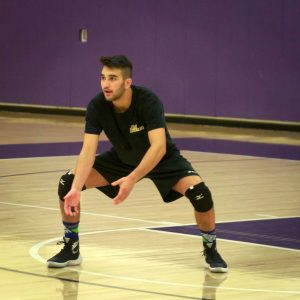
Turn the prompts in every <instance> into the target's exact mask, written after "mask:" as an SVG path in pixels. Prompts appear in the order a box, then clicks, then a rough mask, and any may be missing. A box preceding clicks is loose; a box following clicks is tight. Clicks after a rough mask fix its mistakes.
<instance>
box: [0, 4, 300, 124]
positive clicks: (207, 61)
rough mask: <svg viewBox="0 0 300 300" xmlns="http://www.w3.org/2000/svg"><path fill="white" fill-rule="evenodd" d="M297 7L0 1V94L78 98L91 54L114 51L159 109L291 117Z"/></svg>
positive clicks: (93, 74) (298, 84)
mask: <svg viewBox="0 0 300 300" xmlns="http://www.w3.org/2000/svg"><path fill="white" fill-rule="evenodd" d="M299 15H300V1H297V0H263V1H262V0H243V1H240V0H226V1H218V0H210V1H204V0H189V1H186V0H164V1H161V0H115V1H102V0H89V1H83V0H40V1H36V0H26V1H24V0H0V25H1V26H0V36H1V42H0V102H16V103H26V104H44V105H55V106H77V107H78V106H79V107H85V106H86V104H87V102H88V101H89V100H90V98H91V97H93V96H94V95H95V94H96V93H97V92H98V91H99V79H100V65H99V63H98V60H99V57H100V56H102V55H110V54H120V53H124V54H127V55H128V56H129V57H130V58H131V60H132V61H133V63H134V81H135V83H136V84H139V85H145V86H148V87H149V88H151V89H153V90H154V91H155V92H156V93H157V94H158V95H159V96H160V97H161V99H162V101H163V103H164V105H165V109H166V112H168V113H181V114H193V115H206V116H219V117H239V118H255V119H267V120H285V121H300V18H299ZM80 28H87V29H88V43H86V44H82V43H80V42H79V29H80Z"/></svg>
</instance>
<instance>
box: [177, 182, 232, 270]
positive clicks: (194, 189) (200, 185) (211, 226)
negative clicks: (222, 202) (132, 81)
mask: <svg viewBox="0 0 300 300" xmlns="http://www.w3.org/2000/svg"><path fill="white" fill-rule="evenodd" d="M173 190H175V191H177V192H179V193H180V194H182V195H185V196H186V197H187V198H188V199H189V200H190V202H191V203H192V205H193V206H194V211H195V219H196V222H197V225H198V228H199V229H200V231H201V234H202V238H203V246H204V256H205V260H206V265H207V267H208V268H209V269H210V270H211V271H212V272H222V273H223V272H227V271H228V269H227V264H226V263H225V261H224V260H223V259H222V257H221V256H220V254H219V253H218V252H217V249H216V224H215V211H214V207H213V200H212V197H211V193H210V191H209V189H208V188H207V187H206V185H205V184H204V182H202V180H201V178H200V177H199V176H187V177H183V178H181V179H180V180H179V181H178V182H177V183H176V184H175V186H174V187H173Z"/></svg>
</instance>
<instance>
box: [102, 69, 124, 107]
mask: <svg viewBox="0 0 300 300" xmlns="http://www.w3.org/2000/svg"><path fill="white" fill-rule="evenodd" d="M128 80H130V79H129V78H128V79H124V78H123V74H122V70H121V69H116V68H113V69H111V68H108V67H106V66H104V67H103V69H102V73H101V88H102V91H103V94H104V97H105V99H106V100H107V101H116V100H118V99H120V98H121V97H122V96H123V94H124V92H125V90H126V89H127V88H128V87H130V85H128Z"/></svg>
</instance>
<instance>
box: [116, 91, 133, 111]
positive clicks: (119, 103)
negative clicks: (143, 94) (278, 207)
mask: <svg viewBox="0 0 300 300" xmlns="http://www.w3.org/2000/svg"><path fill="white" fill-rule="evenodd" d="M131 101H132V89H131V88H129V89H128V90H126V91H125V93H124V94H123V96H122V97H121V98H119V99H118V100H116V101H113V107H114V111H115V112H117V113H123V112H125V111H126V110H127V109H128V108H129V106H130V104H131Z"/></svg>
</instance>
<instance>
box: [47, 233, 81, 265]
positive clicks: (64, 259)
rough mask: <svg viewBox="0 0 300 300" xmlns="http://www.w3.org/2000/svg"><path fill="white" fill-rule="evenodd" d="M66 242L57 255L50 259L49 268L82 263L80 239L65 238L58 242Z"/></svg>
mask: <svg viewBox="0 0 300 300" xmlns="http://www.w3.org/2000/svg"><path fill="white" fill-rule="evenodd" d="M62 243H63V244H65V245H64V247H63V249H61V250H60V252H59V253H57V254H56V255H55V256H53V257H51V258H50V259H48V261H47V264H48V268H63V267H66V266H76V265H80V263H81V261H82V258H81V255H80V253H79V240H75V241H74V240H71V239H66V238H64V240H63V241H60V242H58V243H57V244H62Z"/></svg>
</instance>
